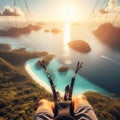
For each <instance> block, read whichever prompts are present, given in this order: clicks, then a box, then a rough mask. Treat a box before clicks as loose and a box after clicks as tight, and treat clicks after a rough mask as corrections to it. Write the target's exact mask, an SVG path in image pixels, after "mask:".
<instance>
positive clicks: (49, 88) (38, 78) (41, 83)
mask: <svg viewBox="0 0 120 120" xmlns="http://www.w3.org/2000/svg"><path fill="white" fill-rule="evenodd" d="M25 70H26V71H27V73H28V74H29V75H30V77H31V78H32V79H33V80H34V81H35V82H37V83H38V84H39V85H40V86H42V87H43V88H44V89H45V90H46V91H47V92H49V93H51V94H53V93H52V90H51V87H50V86H49V85H47V84H46V83H45V82H44V81H43V80H42V79H41V78H40V77H37V76H36V75H35V74H34V73H33V71H32V70H31V68H30V65H29V62H26V63H25ZM56 91H57V89H56ZM59 93H60V96H61V97H63V96H64V93H63V92H61V91H59Z"/></svg>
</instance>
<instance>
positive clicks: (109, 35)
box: [93, 23, 120, 50]
mask: <svg viewBox="0 0 120 120" xmlns="http://www.w3.org/2000/svg"><path fill="white" fill-rule="evenodd" d="M93 34H94V35H95V36H96V37H97V38H98V40H100V41H101V42H102V43H104V44H105V45H107V46H109V47H110V48H112V49H114V50H120V27H115V26H113V25H112V24H111V23H105V24H102V25H100V26H99V27H98V29H97V30H95V31H93Z"/></svg>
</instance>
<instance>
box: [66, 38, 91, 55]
mask: <svg viewBox="0 0 120 120" xmlns="http://www.w3.org/2000/svg"><path fill="white" fill-rule="evenodd" d="M68 46H69V47H70V48H72V49H74V50H76V51H78V52H81V53H88V52H90V51H91V48H90V46H89V45H88V43H86V42H85V41H83V40H74V41H71V42H69V43H68Z"/></svg>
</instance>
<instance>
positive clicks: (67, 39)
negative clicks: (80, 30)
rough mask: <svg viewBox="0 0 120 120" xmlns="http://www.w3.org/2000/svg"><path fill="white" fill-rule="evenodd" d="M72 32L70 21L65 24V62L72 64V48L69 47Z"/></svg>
mask: <svg viewBox="0 0 120 120" xmlns="http://www.w3.org/2000/svg"><path fill="white" fill-rule="evenodd" d="M70 36H71V32H70V22H66V24H65V28H64V51H63V52H64V54H63V57H64V63H65V64H71V63H72V62H71V60H70V56H71V55H70V48H69V47H68V45H67V44H68V43H69V42H70V40H71V37H70Z"/></svg>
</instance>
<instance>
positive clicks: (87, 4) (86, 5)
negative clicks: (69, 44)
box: [0, 0, 120, 20]
mask: <svg viewBox="0 0 120 120" xmlns="http://www.w3.org/2000/svg"><path fill="white" fill-rule="evenodd" d="M24 1H26V2H27V5H28V7H29V9H30V13H31V14H32V15H33V16H36V17H38V18H41V19H50V20H58V19H59V20H67V19H70V20H86V19H87V18H89V16H90V14H91V12H93V10H94V8H95V10H94V13H95V14H96V16H98V17H99V18H100V17H101V16H103V17H104V15H105V14H108V13H111V15H113V14H114V16H115V15H117V14H118V12H120V0H0V11H1V12H0V15H1V16H3V15H8V14H10V15H11V16H14V15H23V14H24V13H25V12H26V8H27V6H26V5H25V2H24ZM96 3H97V6H96ZM14 6H16V12H14V11H13V10H12V9H13V7H14ZM95 6H96V7H95ZM16 13H17V14H16Z"/></svg>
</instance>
